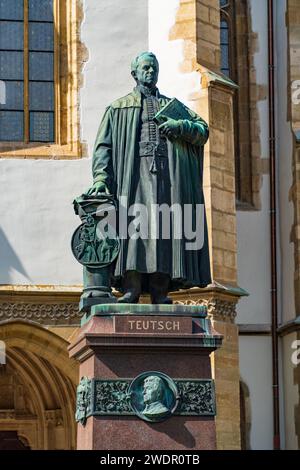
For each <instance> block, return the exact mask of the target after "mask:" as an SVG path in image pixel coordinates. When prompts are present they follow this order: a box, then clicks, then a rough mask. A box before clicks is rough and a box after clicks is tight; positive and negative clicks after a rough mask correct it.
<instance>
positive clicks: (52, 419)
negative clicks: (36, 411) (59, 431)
mask: <svg viewBox="0 0 300 470" xmlns="http://www.w3.org/2000/svg"><path fill="white" fill-rule="evenodd" d="M44 416H45V421H46V423H47V424H51V425H53V426H62V424H63V416H62V410H47V411H45V413H44Z"/></svg>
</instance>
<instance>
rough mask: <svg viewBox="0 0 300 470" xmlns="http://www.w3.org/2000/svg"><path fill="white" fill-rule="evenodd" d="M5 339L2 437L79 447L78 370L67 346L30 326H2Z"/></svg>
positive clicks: (0, 379) (0, 375) (34, 445)
mask: <svg viewBox="0 0 300 470" xmlns="http://www.w3.org/2000/svg"><path fill="white" fill-rule="evenodd" d="M0 338H1V340H2V341H4V342H5V345H6V365H2V366H0V433H1V432H6V433H7V432H11V433H15V436H17V439H18V440H20V441H21V442H27V443H28V447H30V448H31V449H75V448H76V425H75V419H74V411H75V397H76V384H77V382H78V367H77V364H76V362H75V361H73V360H71V359H69V356H68V351H67V347H68V342H67V341H65V340H64V339H62V338H61V337H59V336H57V335H55V334H53V333H52V332H49V331H48V330H46V329H45V328H43V327H41V326H38V325H36V324H32V323H28V322H8V323H5V324H2V325H1V326H0ZM11 436H12V434H11ZM11 442H12V441H11ZM14 442H15V444H14V445H17V444H16V440H15V441H14ZM7 445H8V442H6V446H7Z"/></svg>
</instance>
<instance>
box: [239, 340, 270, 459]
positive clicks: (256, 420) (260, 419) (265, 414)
mask: <svg viewBox="0 0 300 470" xmlns="http://www.w3.org/2000/svg"><path fill="white" fill-rule="evenodd" d="M239 346H240V373H241V379H242V380H243V382H245V383H246V385H247V386H248V387H249V393H250V403H251V431H250V445H251V449H252V450H271V449H272V448H273V411H272V410H273V408H272V407H273V401H272V355H271V338H270V337H267V336H260V337H253V336H241V337H240V344H239Z"/></svg>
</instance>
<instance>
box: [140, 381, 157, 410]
mask: <svg viewBox="0 0 300 470" xmlns="http://www.w3.org/2000/svg"><path fill="white" fill-rule="evenodd" d="M154 379H156V377H155V378H154ZM143 395H144V396H143V398H144V403H146V404H147V403H153V402H155V401H156V400H158V398H159V390H158V383H157V381H156V380H153V378H152V377H148V378H147V379H146V380H145V382H144V393H143Z"/></svg>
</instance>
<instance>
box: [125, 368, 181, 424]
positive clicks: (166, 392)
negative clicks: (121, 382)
mask: <svg viewBox="0 0 300 470" xmlns="http://www.w3.org/2000/svg"><path fill="white" fill-rule="evenodd" d="M128 394H129V397H130V404H131V407H132V409H133V411H134V412H135V413H136V414H137V416H138V417H139V418H141V419H143V420H144V421H149V422H160V421H164V420H165V419H167V418H170V417H171V416H172V414H173V413H174V412H175V411H176V408H177V406H178V403H179V393H178V389H177V387H176V384H175V382H174V381H173V380H172V379H171V378H170V377H168V376H167V375H166V374H163V373H162V372H144V373H143V374H140V375H139V376H138V377H136V378H135V379H134V380H133V381H132V382H131V384H130V386H129V390H128Z"/></svg>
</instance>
